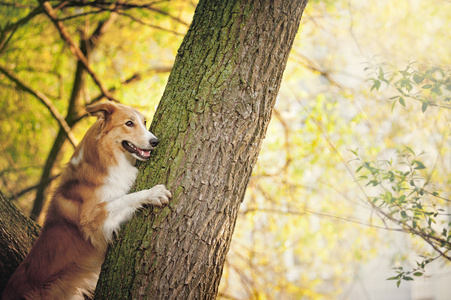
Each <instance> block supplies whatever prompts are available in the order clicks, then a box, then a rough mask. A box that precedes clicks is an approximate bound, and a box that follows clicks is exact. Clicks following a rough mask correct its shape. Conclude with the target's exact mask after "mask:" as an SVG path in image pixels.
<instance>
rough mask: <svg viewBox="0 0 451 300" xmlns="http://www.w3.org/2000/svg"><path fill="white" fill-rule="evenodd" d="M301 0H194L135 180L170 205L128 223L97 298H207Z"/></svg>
mask: <svg viewBox="0 0 451 300" xmlns="http://www.w3.org/2000/svg"><path fill="white" fill-rule="evenodd" d="M306 2H307V1H306V0H305V1H304V0H283V1H269V0H265V1H245V0H242V1H223V0H216V1H212V0H205V1H200V3H199V4H198V7H197V8H196V12H195V15H194V19H193V23H192V24H191V27H190V29H189V31H188V33H187V35H186V37H185V39H184V41H183V43H182V45H181V47H180V49H179V51H178V55H177V58H176V61H175V64H174V68H173V70H172V73H171V75H170V77H169V81H168V84H167V87H166V90H165V93H164V95H163V98H162V100H161V102H160V105H159V107H158V109H157V112H156V115H155V118H154V120H155V122H154V123H153V124H152V126H151V131H152V132H153V133H155V134H156V136H157V137H158V138H159V139H160V141H161V143H160V145H159V146H158V148H157V151H156V152H155V154H154V155H153V157H152V159H151V161H150V162H149V163H147V164H144V165H141V166H140V169H141V171H140V177H139V178H138V180H137V184H136V187H135V190H141V189H143V188H149V187H151V186H153V185H155V184H158V183H164V184H167V186H168V188H169V189H170V190H171V191H172V192H173V195H174V198H173V200H172V202H171V204H170V207H169V208H165V209H163V210H161V209H154V210H146V211H144V212H143V213H141V214H139V215H138V216H137V217H136V218H135V219H134V220H132V221H131V222H130V223H129V224H127V225H126V226H125V228H124V229H123V231H122V232H121V234H120V236H119V237H118V239H117V241H116V242H115V244H114V245H113V246H112V247H111V249H110V251H109V253H108V255H107V259H106V261H105V263H104V265H103V268H102V274H101V277H100V280H99V283H98V286H97V290H96V299H213V298H215V297H216V294H217V290H218V285H219V282H220V279H221V275H222V270H223V265H224V261H225V257H226V254H227V251H228V250H229V246H230V242H231V238H232V234H233V230H234V227H235V221H236V218H237V212H238V209H239V206H240V203H241V201H242V200H243V197H244V193H245V189H246V186H247V184H248V181H249V178H250V176H251V172H252V168H253V166H254V164H255V162H256V160H257V156H258V153H259V150H260V146H261V142H262V140H263V138H264V136H265V133H266V129H267V125H268V123H269V120H270V118H271V113H272V108H273V106H274V104H275V100H276V96H277V92H278V90H279V87H280V82H281V79H282V74H283V71H284V69H285V66H286V62H287V59H288V54H289V51H290V49H291V46H292V43H293V40H294V37H295V35H296V32H297V29H298V27H299V23H300V19H301V15H302V12H303V10H304V8H305V5H306Z"/></svg>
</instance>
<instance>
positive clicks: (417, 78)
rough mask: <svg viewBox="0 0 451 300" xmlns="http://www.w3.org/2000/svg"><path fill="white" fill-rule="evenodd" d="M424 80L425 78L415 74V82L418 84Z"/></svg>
mask: <svg viewBox="0 0 451 300" xmlns="http://www.w3.org/2000/svg"><path fill="white" fill-rule="evenodd" d="M423 80H424V76H422V75H419V74H413V81H415V83H416V84H420V83H422V82H423Z"/></svg>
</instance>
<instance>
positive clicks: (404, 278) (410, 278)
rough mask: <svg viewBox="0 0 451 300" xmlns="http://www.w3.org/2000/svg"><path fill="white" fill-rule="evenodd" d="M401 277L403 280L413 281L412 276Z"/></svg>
mask: <svg viewBox="0 0 451 300" xmlns="http://www.w3.org/2000/svg"><path fill="white" fill-rule="evenodd" d="M402 279H403V280H405V281H413V278H412V277H409V276H404V277H403V278H402Z"/></svg>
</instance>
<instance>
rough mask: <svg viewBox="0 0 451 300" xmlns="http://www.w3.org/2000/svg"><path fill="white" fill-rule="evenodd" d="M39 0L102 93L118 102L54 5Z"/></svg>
mask: <svg viewBox="0 0 451 300" xmlns="http://www.w3.org/2000/svg"><path fill="white" fill-rule="evenodd" d="M39 2H40V3H41V5H42V7H43V8H44V10H45V13H46V14H47V16H48V17H49V18H50V20H51V21H52V22H53V24H54V25H55V27H56V29H57V30H58V31H59V33H60V35H61V38H62V39H63V40H64V41H65V42H66V44H68V45H69V48H70V50H71V52H72V53H73V54H74V56H75V57H76V58H77V60H79V61H81V62H82V63H83V65H84V67H85V69H86V71H87V72H88V73H89V75H91V78H92V79H93V80H94V82H95V83H96V85H97V86H98V87H99V89H100V91H101V92H102V94H103V95H104V96H105V97H106V98H108V99H109V100H112V101H116V102H118V101H117V100H116V99H114V98H113V96H111V94H110V93H109V92H108V90H107V89H106V88H105V87H104V85H103V84H102V82H101V81H100V79H99V77H98V76H97V74H96V73H95V72H94V70H93V69H92V68H91V67H90V66H89V62H88V60H87V58H86V56H85V55H84V54H83V52H82V51H81V50H80V48H79V47H78V46H77V45H75V43H74V41H73V40H72V38H71V36H70V34H69V32H68V31H67V30H66V28H65V27H64V25H63V22H61V21H59V20H58V16H57V15H56V12H55V10H54V9H53V7H52V5H51V4H50V3H49V2H48V1H39Z"/></svg>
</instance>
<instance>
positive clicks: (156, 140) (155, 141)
mask: <svg viewBox="0 0 451 300" xmlns="http://www.w3.org/2000/svg"><path fill="white" fill-rule="evenodd" d="M159 142H160V141H159V140H158V139H157V138H151V139H150V140H149V144H150V145H151V146H152V147H156V146H157V145H158V143H159Z"/></svg>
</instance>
